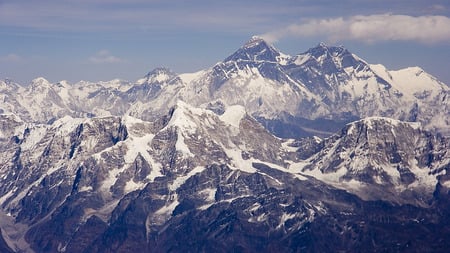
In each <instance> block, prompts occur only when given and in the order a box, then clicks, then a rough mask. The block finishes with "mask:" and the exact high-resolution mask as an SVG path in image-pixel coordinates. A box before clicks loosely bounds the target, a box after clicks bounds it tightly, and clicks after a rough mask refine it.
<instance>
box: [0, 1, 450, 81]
mask: <svg viewBox="0 0 450 253" xmlns="http://www.w3.org/2000/svg"><path fill="white" fill-rule="evenodd" d="M252 35H261V36H263V37H264V38H266V39H267V40H268V41H270V42H271V43H273V44H274V45H275V47H277V48H278V49H280V50H281V51H282V52H284V53H287V54H291V55H294V54H298V53H302V52H304V51H306V50H307V49H308V48H310V47H314V46H316V45H317V44H318V43H319V42H325V43H328V44H330V45H343V46H345V47H347V48H348V49H349V50H350V51H352V52H353V53H355V54H357V55H358V56H360V57H361V58H363V59H365V60H366V61H368V62H369V63H382V64H384V65H385V66H386V67H388V68H389V69H400V68H404V67H408V66H420V67H422V68H424V69H425V70H426V71H427V72H429V73H431V74H433V75H434V76H436V77H437V78H438V79H439V80H441V81H444V82H445V83H447V84H450V67H449V66H450V64H449V63H450V3H449V1H448V0H427V1H425V0H341V1H325V0H314V1H311V0H277V1H275V0H274V1H268V0H259V1H257V0H255V1H246V0H227V1H212V0H209V1H207V0H199V1H186V0H173V1H170V0H165V1H164V0H148V1H144V0H128V1H122V0H77V1H69V0H40V1H35V0H12V1H5V0H0V38H1V40H0V41H1V42H0V79H4V78H11V79H13V80H16V81H18V82H21V83H24V84H26V83H28V82H30V81H31V80H32V79H33V78H35V77H39V76H43V77H45V78H47V79H48V80H50V81H52V82H56V81H59V80H69V81H71V82H75V81H79V80H90V81H98V80H111V79H114V78H120V79H125V80H130V81H134V80H137V79H138V78H140V77H142V76H144V75H145V74H146V73H147V72H148V71H150V70H151V69H153V68H155V67H159V66H165V67H169V68H171V69H172V70H174V71H175V72H178V73H185V72H194V71H197V70H200V69H204V68H208V67H210V66H212V65H213V64H215V63H216V62H218V61H221V60H222V59H224V58H226V57H227V56H228V55H230V54H231V53H233V52H234V51H235V50H237V49H238V48H239V47H240V46H241V45H242V44H243V43H245V42H246V41H247V40H248V39H250V37H251V36H252Z"/></svg>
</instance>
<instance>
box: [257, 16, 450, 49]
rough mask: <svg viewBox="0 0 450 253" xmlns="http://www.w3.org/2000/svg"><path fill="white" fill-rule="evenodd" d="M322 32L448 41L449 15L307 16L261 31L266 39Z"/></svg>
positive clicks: (366, 38)
mask: <svg viewBox="0 0 450 253" xmlns="http://www.w3.org/2000/svg"><path fill="white" fill-rule="evenodd" d="M290 36H296V37H313V36H325V37H326V38H327V40H329V41H331V42H337V41H346V40H356V41H363V42H367V43H374V42H379V41H395V40H403V41H418V42H421V43H427V44H431V43H438V42H450V18H448V17H445V16H418V17H414V16H407V15H393V14H382V15H369V16H361V15H359V16H352V17H349V18H343V17H338V18H331V19H310V20H306V22H304V23H301V24H292V25H290V26H287V27H285V28H282V29H280V30H276V31H272V32H269V33H266V34H263V35H262V37H264V38H265V39H267V40H269V41H272V42H273V41H277V40H279V39H281V38H284V37H290Z"/></svg>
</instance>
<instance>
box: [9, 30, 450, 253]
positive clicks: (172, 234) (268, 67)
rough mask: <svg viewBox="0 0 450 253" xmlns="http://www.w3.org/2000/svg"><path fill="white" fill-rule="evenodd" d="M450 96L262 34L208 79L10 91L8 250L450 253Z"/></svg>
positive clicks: (332, 50)
mask: <svg viewBox="0 0 450 253" xmlns="http://www.w3.org/2000/svg"><path fill="white" fill-rule="evenodd" d="M448 94H449V88H448V87H447V86H446V85H445V84H443V83H441V82H439V81H438V80H436V79H435V78H433V77H432V76H430V75H429V74H427V73H425V72H424V71H423V70H421V69H420V68H417V67H414V68H407V69H404V70H399V71H388V70H386V69H385V68H384V67H383V66H382V65H370V64H367V63H366V62H365V61H363V60H362V59H360V58H359V57H357V56H355V55H353V54H351V53H350V52H349V51H348V50H346V49H345V48H343V47H333V46H327V45H325V44H319V45H318V46H317V47H315V48H312V49H309V50H308V51H307V52H305V53H303V54H299V55H296V56H289V55H285V54H283V53H281V52H280V51H279V50H277V49H276V48H275V47H273V46H272V45H270V44H268V43H267V42H266V41H264V40H263V39H261V38H259V37H253V38H251V40H249V41H248V42H247V43H246V44H245V45H243V46H242V47H241V48H240V49H238V50H237V51H236V52H235V53H233V54H232V55H231V56H229V57H227V58H226V59H225V60H223V61H221V62H219V63H217V64H216V65H214V66H213V67H211V68H209V69H206V70H202V71H199V72H197V73H187V74H176V73H173V72H172V71H170V70H169V69H167V68H157V69H155V70H153V71H151V72H149V73H148V74H147V75H146V76H144V77H143V78H142V79H139V80H138V81H136V82H127V81H121V80H112V81H109V82H98V83H93V82H86V81H81V82H78V83H75V84H70V83H68V82H66V81H61V82H58V83H54V84H52V83H50V82H48V81H46V80H45V79H44V78H37V79H35V80H33V81H32V82H31V83H30V84H29V85H27V86H22V85H20V84H16V83H14V82H13V81H10V80H5V81H1V82H0V101H1V102H0V108H1V111H0V112H1V113H0V235H1V236H0V251H5V252H132V251H135V252H339V251H343V252H349V251H355V252H399V251H401V252H431V251H432V252H446V251H448V248H449V247H450V243H449V242H448V240H446V239H447V238H448V237H449V236H450V230H449V228H450V219H449V217H450V216H449V214H450V208H449V207H450V174H449V173H450V172H449V171H450V137H449V136H447V135H446V134H447V133H449V131H448V130H449V117H448V116H449V102H448V97H449V96H448ZM336 129H338V130H336ZM300 136H301V137H302V138H300ZM317 136H321V137H323V138H320V137H317ZM286 137H289V138H286ZM294 137H295V138H294Z"/></svg>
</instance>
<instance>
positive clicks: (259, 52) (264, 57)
mask: <svg viewBox="0 0 450 253" xmlns="http://www.w3.org/2000/svg"><path fill="white" fill-rule="evenodd" d="M287 57H288V55H285V54H283V53H281V52H280V51H279V50H278V49H276V48H275V47H274V46H272V45H270V44H269V43H267V42H266V41H265V40H264V39H263V38H261V37H258V36H253V37H252V38H251V39H250V40H249V41H247V42H246V43H245V44H244V45H243V46H242V47H241V48H239V49H238V50H237V51H236V52H235V53H234V54H232V55H231V56H229V57H228V58H226V59H225V60H224V61H225V62H228V61H242V60H243V61H268V62H283V61H285V60H286V59H285V58H287Z"/></svg>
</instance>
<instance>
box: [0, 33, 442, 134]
mask: <svg viewBox="0 0 450 253" xmlns="http://www.w3.org/2000/svg"><path fill="white" fill-rule="evenodd" d="M14 86H17V84H12V83H11V82H10V83H9V84H7V83H6V82H2V84H1V87H5V88H3V90H4V91H5V93H7V94H8V99H5V100H4V101H5V102H4V103H3V104H2V105H0V109H1V110H2V111H4V112H9V113H16V114H18V116H19V117H21V118H23V119H24V120H27V121H33V122H40V123H45V122H49V121H52V120H55V119H58V118H61V117H63V116H64V115H70V116H72V117H84V116H107V115H111V116H123V115H127V114H129V115H132V116H133V117H136V118H140V119H144V120H149V119H152V118H153V117H158V116H161V115H163V114H165V112H167V110H168V109H169V108H171V107H172V106H174V105H175V104H176V102H177V101H178V100H183V101H185V102H187V103H189V104H192V105H194V106H197V107H201V108H208V106H210V105H211V104H222V105H224V106H225V107H226V106H229V105H235V104H239V105H242V106H244V107H245V108H246V110H247V111H248V112H249V113H250V114H251V115H252V116H254V117H256V118H257V119H258V120H259V121H260V122H261V123H263V124H264V125H266V126H267V128H268V129H272V130H273V133H275V134H277V135H279V136H283V137H295V136H297V137H299V136H298V135H296V134H295V133H296V132H297V133H300V135H301V136H307V135H309V136H310V135H319V136H329V135H331V134H332V133H333V132H335V131H337V130H338V129H340V128H341V127H343V126H344V125H345V124H346V123H348V122H350V121H353V120H356V119H360V118H364V117H370V116H383V117H390V118H395V119H399V120H404V121H413V122H421V123H422V124H423V125H424V126H425V127H426V128H427V129H434V130H438V131H440V132H443V133H445V134H447V133H448V132H449V129H450V127H449V126H450V122H449V117H448V111H449V109H450V108H449V106H450V102H449V93H450V89H449V87H448V86H447V85H445V84H443V83H442V82H439V81H438V80H437V79H436V78H434V77H432V76H431V75H429V74H427V73H426V72H425V71H423V70H422V69H420V68H418V67H414V68H407V69H403V70H398V71H389V70H387V69H386V68H385V67H383V66H382V65H371V64H368V63H366V62H365V61H364V60H362V59H361V58H359V57H358V56H356V55H354V54H352V53H350V52H349V51H348V50H347V49H345V48H343V47H334V46H327V45H325V44H323V43H321V44H319V45H318V46H316V47H314V48H311V49H309V50H308V51H306V52H305V53H303V54H299V55H295V56H289V55H285V54H283V53H281V52H280V51H279V50H277V49H276V48H274V47H273V46H272V45H270V44H268V43H267V42H266V41H264V40H263V39H261V38H259V37H253V38H252V39H251V40H249V41H248V42H247V43H246V44H244V45H243V46H242V47H241V48H239V49H238V50H237V51H236V52H235V53H233V54H232V55H230V56H229V57H227V58H226V59H225V60H224V61H222V62H219V63H217V64H216V65H214V66H213V67H211V68H210V69H206V70H202V71H199V72H197V73H191V74H180V75H177V74H175V73H173V72H171V71H170V70H169V69H166V68H158V69H155V70H153V71H151V72H150V73H149V74H148V75H146V76H145V77H144V78H142V79H139V80H138V81H137V82H135V83H129V82H124V81H118V80H113V81H110V82H100V83H90V82H79V83H76V84H73V85H70V84H68V83H67V82H59V83H57V84H50V83H48V81H46V80H45V79H43V78H38V79H35V80H33V82H32V83H31V84H30V85H29V86H26V87H21V86H19V87H20V88H19V89H16V88H14ZM8 90H9V91H8ZM10 90H14V91H15V92H13V93H11V92H10ZM17 91H18V92H17ZM5 93H4V94H5ZM69 94H70V95H69ZM324 120H325V121H329V122H328V123H329V124H325V125H324V124H323V121H324ZM280 124H281V125H283V126H284V127H283V129H284V130H283V131H281V130H279V129H280V128H281V127H280ZM287 126H290V128H287ZM330 126H334V127H332V128H331V129H330Z"/></svg>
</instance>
